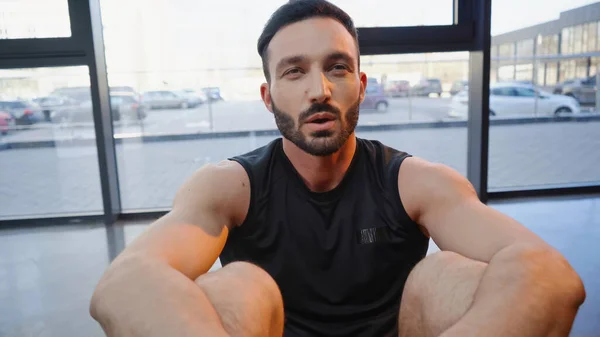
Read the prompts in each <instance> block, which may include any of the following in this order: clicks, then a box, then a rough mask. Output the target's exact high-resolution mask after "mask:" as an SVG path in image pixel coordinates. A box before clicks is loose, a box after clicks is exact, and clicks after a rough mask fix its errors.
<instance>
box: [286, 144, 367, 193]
mask: <svg viewBox="0 0 600 337" xmlns="http://www.w3.org/2000/svg"><path fill="white" fill-rule="evenodd" d="M355 151H356V136H355V135H354V133H353V134H352V135H351V136H350V137H349V138H348V140H347V141H346V143H345V144H344V145H343V146H342V147H341V148H340V149H339V150H338V151H337V152H336V153H334V154H331V155H329V156H323V157H319V156H313V155H310V154H308V153H306V152H304V151H303V150H301V149H300V148H299V147H297V146H296V145H295V144H294V143H292V142H291V141H289V140H287V139H285V138H283V152H284V153H285V155H286V156H287V157H288V159H289V160H290V162H291V163H292V165H294V168H296V171H298V174H300V177H302V180H304V183H305V184H306V186H307V187H308V188H309V189H310V190H311V191H313V192H327V191H330V190H332V189H334V188H335V187H336V186H337V185H338V184H339V183H340V182H341V181H342V179H343V178H344V175H345V174H346V171H348V167H349V166H350V163H351V162H352V158H353V157H354V152H355Z"/></svg>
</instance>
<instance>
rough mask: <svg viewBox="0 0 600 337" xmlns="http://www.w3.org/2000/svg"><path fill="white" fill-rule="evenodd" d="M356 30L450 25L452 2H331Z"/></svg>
mask: <svg viewBox="0 0 600 337" xmlns="http://www.w3.org/2000/svg"><path fill="white" fill-rule="evenodd" d="M331 2H332V3H334V4H336V5H337V6H339V7H340V8H342V9H343V10H344V11H346V12H347V13H348V14H349V15H350V16H351V17H352V18H353V20H354V24H355V25H356V26H357V27H386V26H439V25H451V24H453V18H452V16H453V13H454V8H453V4H454V1H452V0H424V1H420V2H415V1H410V0H401V1H393V0H371V1H369V2H368V5H366V4H365V2H364V1H363V0H332V1H331Z"/></svg>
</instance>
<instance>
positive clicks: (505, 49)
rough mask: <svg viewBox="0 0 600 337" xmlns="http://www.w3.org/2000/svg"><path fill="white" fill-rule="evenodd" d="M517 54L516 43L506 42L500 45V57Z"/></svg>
mask: <svg viewBox="0 0 600 337" xmlns="http://www.w3.org/2000/svg"><path fill="white" fill-rule="evenodd" d="M514 56H515V44H514V43H504V44H502V45H500V57H514Z"/></svg>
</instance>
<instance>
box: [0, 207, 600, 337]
mask: <svg viewBox="0 0 600 337" xmlns="http://www.w3.org/2000/svg"><path fill="white" fill-rule="evenodd" d="M491 206H492V207H494V208H496V209H498V210H500V211H501V212H504V213H506V214H508V215H510V216H512V217H514V218H516V219H517V220H519V221H520V222H521V223H523V224H525V225H526V226H527V227H528V228H530V229H531V230H533V231H534V232H535V233H537V234H538V235H540V236H541V237H542V238H544V239H545V240H546V241H548V242H549V243H550V244H552V245H553V246H554V247H556V248H557V249H558V250H559V251H560V252H562V253H563V254H564V255H565V256H566V257H567V259H568V260H569V261H570V262H571V264H572V265H573V266H574V268H575V269H576V270H577V271H578V272H579V274H580V275H581V277H582V278H583V281H584V283H585V286H586V291H587V300H586V303H585V304H584V305H583V306H582V307H581V309H580V311H579V314H578V316H577V318H576V320H575V324H574V327H573V330H572V333H571V336H573V337H592V336H600V320H599V319H598V318H599V317H600V258H598V257H599V256H600V245H599V244H598V240H599V239H600V196H598V197H589V196H588V197H580V198H573V197H571V198H552V199H549V198H546V199H528V200H518V201H517V200H511V201H507V202H495V203H493V204H491ZM148 223H149V221H142V222H128V223H120V224H118V225H116V226H113V227H111V228H106V227H105V226H104V225H102V224H99V223H96V224H94V223H92V224H81V225H72V224H71V225H65V226H53V227H40V228H24V229H4V230H0V336H3V337H16V336H19V337H21V336H39V337H49V336H87V337H95V336H104V334H103V332H102V329H101V328H100V327H99V325H98V324H97V323H96V322H95V321H94V320H92V318H91V317H90V316H89V311H88V306H89V299H90V296H91V294H92V291H93V289H94V287H95V285H96V283H97V282H98V279H99V278H100V276H101V275H102V272H103V271H104V269H105V268H106V266H107V265H108V263H109V256H114V254H115V253H116V252H118V251H119V250H120V249H122V247H123V246H124V245H126V244H127V243H129V242H131V240H133V239H134V238H135V237H136V236H137V235H139V234H140V233H141V232H142V231H143V230H144V228H145V227H146V226H147V225H148ZM435 250H436V247H435V246H434V245H432V248H431V249H430V251H435ZM215 268H218V266H215Z"/></svg>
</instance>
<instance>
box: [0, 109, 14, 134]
mask: <svg viewBox="0 0 600 337" xmlns="http://www.w3.org/2000/svg"><path fill="white" fill-rule="evenodd" d="M14 128H15V119H14V118H13V117H12V115H11V114H9V113H8V112H4V111H0V133H1V134H2V135H7V134H8V133H9V132H10V130H13V129H14Z"/></svg>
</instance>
